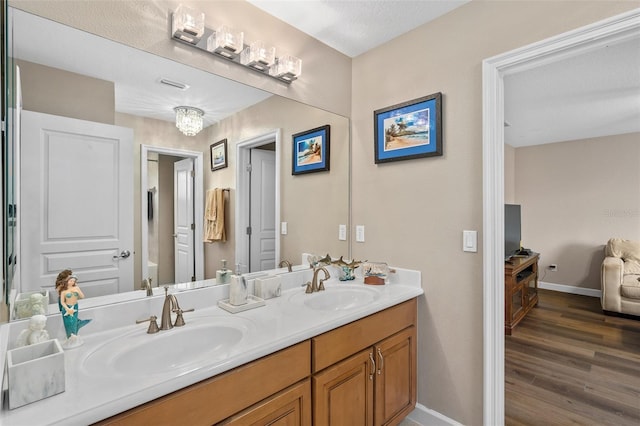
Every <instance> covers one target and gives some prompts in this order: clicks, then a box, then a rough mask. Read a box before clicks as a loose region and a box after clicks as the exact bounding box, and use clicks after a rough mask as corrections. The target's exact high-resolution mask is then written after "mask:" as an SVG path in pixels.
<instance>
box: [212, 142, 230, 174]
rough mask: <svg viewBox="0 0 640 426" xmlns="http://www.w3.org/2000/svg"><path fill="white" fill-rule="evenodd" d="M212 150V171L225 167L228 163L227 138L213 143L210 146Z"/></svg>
mask: <svg viewBox="0 0 640 426" xmlns="http://www.w3.org/2000/svg"><path fill="white" fill-rule="evenodd" d="M209 151H210V152H211V171H212V172H213V171H215V170H219V169H224V168H225V167H227V166H228V163H227V140H226V139H222V140H221V141H219V142H216V143H212V144H211V146H210V147H209Z"/></svg>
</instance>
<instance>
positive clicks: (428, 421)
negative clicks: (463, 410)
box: [407, 404, 462, 426]
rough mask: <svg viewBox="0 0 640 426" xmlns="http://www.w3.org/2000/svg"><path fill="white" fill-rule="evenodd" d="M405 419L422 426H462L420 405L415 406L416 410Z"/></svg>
mask: <svg viewBox="0 0 640 426" xmlns="http://www.w3.org/2000/svg"><path fill="white" fill-rule="evenodd" d="M407 418H408V419H409V420H412V421H414V422H416V423H418V424H420V425H423V426H462V424H461V423H458V422H456V421H455V420H453V419H450V418H449V417H447V416H445V415H444V414H440V413H438V412H437V411H434V410H432V409H430V408H427V407H425V406H424V405H422V404H416V408H415V409H414V410H413V411H412V412H410V413H409V415H408V416H407Z"/></svg>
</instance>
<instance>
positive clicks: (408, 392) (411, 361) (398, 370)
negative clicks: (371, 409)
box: [374, 327, 417, 426]
mask: <svg viewBox="0 0 640 426" xmlns="http://www.w3.org/2000/svg"><path fill="white" fill-rule="evenodd" d="M374 350H375V356H376V358H375V360H376V364H375V365H376V378H375V422H374V424H375V425H376V426H378V425H388V424H397V423H399V422H400V420H402V418H404V417H405V416H406V415H407V414H408V413H409V412H411V410H413V409H414V407H415V405H416V375H417V372H416V368H417V363H416V328H415V327H409V328H407V329H406V330H404V331H401V332H399V333H397V334H395V335H393V336H391V337H389V338H387V339H385V340H383V341H382V342H380V343H379V344H377V345H376V346H375V347H374Z"/></svg>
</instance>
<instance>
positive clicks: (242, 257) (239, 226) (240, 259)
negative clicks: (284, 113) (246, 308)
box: [233, 129, 282, 272]
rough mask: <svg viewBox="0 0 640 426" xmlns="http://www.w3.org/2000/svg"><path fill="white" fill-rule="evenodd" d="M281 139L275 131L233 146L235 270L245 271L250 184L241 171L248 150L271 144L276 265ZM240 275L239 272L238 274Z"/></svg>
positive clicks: (277, 130)
mask: <svg viewBox="0 0 640 426" xmlns="http://www.w3.org/2000/svg"><path fill="white" fill-rule="evenodd" d="M281 139H282V130H281V129H275V130H271V131H269V132H267V133H264V134H262V135H259V136H255V137H253V138H249V139H245V140H243V141H240V142H238V143H237V144H236V165H237V167H236V209H235V222H236V226H235V235H236V265H233V269H234V270H236V268H237V265H242V266H245V267H247V268H248V267H249V240H248V238H245V236H246V234H247V233H246V229H247V226H249V222H250V220H249V206H250V205H251V202H250V200H249V187H250V180H249V178H248V176H247V174H246V173H244V170H245V168H246V165H247V164H249V161H250V158H251V149H252V148H256V147H258V146H262V145H264V144H267V143H270V142H272V141H275V144H276V200H275V201H276V214H275V217H276V223H275V229H276V262H277V261H278V259H280V233H279V232H278V230H279V229H280V226H279V224H280V170H281V160H280V158H281V157H282V155H281ZM240 272H243V271H240Z"/></svg>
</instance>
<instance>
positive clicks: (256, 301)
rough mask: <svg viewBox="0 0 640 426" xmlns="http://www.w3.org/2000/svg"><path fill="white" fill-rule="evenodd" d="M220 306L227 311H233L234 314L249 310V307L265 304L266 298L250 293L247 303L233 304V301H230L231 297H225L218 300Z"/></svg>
mask: <svg viewBox="0 0 640 426" xmlns="http://www.w3.org/2000/svg"><path fill="white" fill-rule="evenodd" d="M218 306H220V307H221V308H222V309H224V310H225V311H228V312H231V313H232V314H237V313H238V312H242V311H248V310H249V309H253V308H259V307H260V306H264V299H262V298H260V297H256V296H252V295H248V296H247V303H245V304H244V305H237V306H236V305H232V304H231V303H229V299H224V300H219V301H218Z"/></svg>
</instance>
